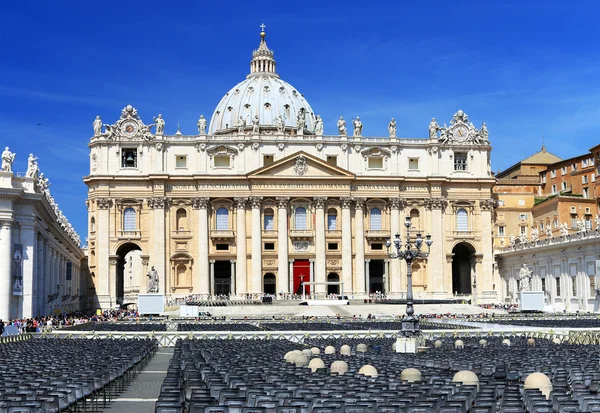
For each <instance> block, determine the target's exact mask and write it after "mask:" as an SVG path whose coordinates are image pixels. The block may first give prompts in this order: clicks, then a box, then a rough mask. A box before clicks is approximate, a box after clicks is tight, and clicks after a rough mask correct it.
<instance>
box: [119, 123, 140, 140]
mask: <svg viewBox="0 0 600 413" xmlns="http://www.w3.org/2000/svg"><path fill="white" fill-rule="evenodd" d="M121 132H123V135H125V136H128V137H131V136H133V135H135V134H136V132H137V125H136V124H135V123H133V122H124V123H123V125H121Z"/></svg>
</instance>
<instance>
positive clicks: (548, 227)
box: [546, 225, 552, 239]
mask: <svg viewBox="0 0 600 413" xmlns="http://www.w3.org/2000/svg"><path fill="white" fill-rule="evenodd" d="M548 238H552V228H551V227H550V225H548V226H547V227H546V239H548Z"/></svg>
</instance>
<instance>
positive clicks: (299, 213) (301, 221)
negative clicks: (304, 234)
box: [294, 207, 307, 229]
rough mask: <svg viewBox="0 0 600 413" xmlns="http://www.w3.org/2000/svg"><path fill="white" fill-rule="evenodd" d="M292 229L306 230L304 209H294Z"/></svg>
mask: <svg viewBox="0 0 600 413" xmlns="http://www.w3.org/2000/svg"><path fill="white" fill-rule="evenodd" d="M294 217H295V220H294V228H295V229H306V227H307V225H306V208H303V207H298V208H296V213H295V214H294Z"/></svg>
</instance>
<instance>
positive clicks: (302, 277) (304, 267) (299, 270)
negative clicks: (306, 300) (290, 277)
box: [294, 260, 310, 295]
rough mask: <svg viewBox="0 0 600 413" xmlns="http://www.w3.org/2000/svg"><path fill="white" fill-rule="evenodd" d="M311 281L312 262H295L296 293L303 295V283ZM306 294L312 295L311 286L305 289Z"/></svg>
mask: <svg viewBox="0 0 600 413" xmlns="http://www.w3.org/2000/svg"><path fill="white" fill-rule="evenodd" d="M309 281H310V262H308V260H294V293H295V294H298V295H302V286H301V283H302V282H309ZM304 288H305V290H304V291H306V294H310V285H306V286H305V287H304Z"/></svg>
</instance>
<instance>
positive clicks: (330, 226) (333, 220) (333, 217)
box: [327, 214, 337, 231]
mask: <svg viewBox="0 0 600 413" xmlns="http://www.w3.org/2000/svg"><path fill="white" fill-rule="evenodd" d="M336 229H337V214H328V215H327V231H335V230H336Z"/></svg>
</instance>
